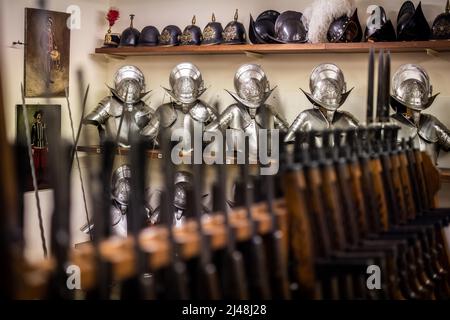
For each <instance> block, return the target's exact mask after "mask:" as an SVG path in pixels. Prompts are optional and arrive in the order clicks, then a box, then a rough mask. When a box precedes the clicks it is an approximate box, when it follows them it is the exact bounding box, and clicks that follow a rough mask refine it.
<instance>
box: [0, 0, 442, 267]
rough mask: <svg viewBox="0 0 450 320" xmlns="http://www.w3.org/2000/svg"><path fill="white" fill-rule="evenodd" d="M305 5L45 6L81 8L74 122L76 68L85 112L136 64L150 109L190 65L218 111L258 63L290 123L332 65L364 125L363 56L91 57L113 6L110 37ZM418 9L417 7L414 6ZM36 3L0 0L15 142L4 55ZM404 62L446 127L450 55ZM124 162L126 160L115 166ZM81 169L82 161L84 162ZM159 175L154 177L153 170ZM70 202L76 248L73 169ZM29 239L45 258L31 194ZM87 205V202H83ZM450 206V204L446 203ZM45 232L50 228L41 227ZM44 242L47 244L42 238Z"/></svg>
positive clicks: (159, 0) (83, 2)
mask: <svg viewBox="0 0 450 320" xmlns="http://www.w3.org/2000/svg"><path fill="white" fill-rule="evenodd" d="M310 2H311V1H309V0H304V1H299V0H279V1H276V2H274V1H261V0H247V1H240V0H228V1H220V2H219V1H211V0H190V1H180V0H171V1H167V0H166V1H163V0H153V1H148V0H97V1H90V0H58V1H57V0H53V1H48V4H49V9H51V10H56V11H66V8H67V6H69V5H71V4H76V5H78V6H80V8H81V13H82V25H81V30H74V31H72V33H71V62H70V63H71V70H70V92H71V102H72V107H73V109H74V110H73V112H74V118H75V119H77V118H78V117H79V113H80V109H79V105H80V103H79V101H78V97H77V92H78V88H77V87H76V76H75V72H76V70H77V68H79V67H81V68H83V70H84V74H85V78H86V82H87V83H90V85H91V89H90V95H89V99H88V106H87V108H88V109H89V110H90V109H92V108H94V107H95V105H96V103H97V101H99V100H100V99H101V98H102V97H103V96H105V95H107V94H108V91H107V88H106V86H104V83H105V82H106V83H111V79H112V76H113V74H114V72H115V71H116V70H117V68H118V67H120V66H121V65H123V64H135V65H137V66H138V67H139V68H141V69H142V70H143V71H144V73H145V75H146V78H147V83H148V89H152V90H153V93H152V95H151V99H150V104H151V106H152V107H153V108H156V107H157V106H158V105H159V104H160V103H161V102H162V100H163V96H164V95H163V90H162V89H161V87H160V86H161V85H163V86H167V85H168V76H169V73H170V70H171V69H172V67H173V66H175V65H176V64H177V63H179V62H182V61H190V62H193V63H195V64H196V65H198V67H199V68H200V69H201V71H202V73H203V77H204V79H205V83H206V85H207V86H210V88H209V90H208V91H207V92H206V93H205V95H204V98H205V99H206V101H209V102H211V103H215V102H218V106H219V109H220V110H223V109H224V108H225V107H226V106H227V105H228V104H229V103H231V102H232V98H231V97H230V96H228V94H227V93H225V91H224V90H223V89H225V88H226V89H233V84H232V80H233V76H234V72H235V70H236V69H237V68H238V67H239V65H241V64H242V63H247V62H255V63H259V64H261V65H262V66H263V67H264V69H265V70H266V73H267V74H268V77H269V80H270V83H271V84H272V85H278V88H277V89H276V90H275V92H274V94H273V96H272V97H271V98H270V100H269V102H271V103H273V104H276V105H278V107H279V108H280V110H281V111H282V113H284V114H285V116H286V117H287V119H288V121H289V122H291V121H292V120H293V119H294V118H295V116H296V115H297V114H298V113H299V112H301V111H302V110H304V109H306V108H309V107H310V104H309V103H308V101H307V99H306V98H305V97H304V96H303V95H302V94H301V92H300V91H299V87H302V88H304V89H308V79H309V74H310V72H311V70H312V69H313V68H314V67H315V66H316V65H317V64H319V63H322V62H334V63H336V64H338V65H339V66H340V67H341V68H342V70H343V71H344V74H345V76H346V79H347V84H348V86H349V87H353V86H354V87H355V89H354V90H353V92H352V94H351V95H350V97H349V99H348V101H347V102H346V104H345V105H344V106H343V107H342V109H343V110H348V111H350V112H352V113H353V114H354V115H355V116H356V117H357V118H358V119H359V120H361V121H364V115H365V97H366V90H367V89H366V83H367V71H366V69H367V55H366V54H308V55H267V56H264V57H262V58H261V59H255V58H249V57H246V56H245V55H229V56H224V55H222V56H166V57H163V56H149V57H129V58H127V59H125V60H114V59H112V60H110V62H109V63H107V62H106V61H107V60H105V59H104V58H103V57H102V56H93V55H91V54H92V53H93V52H94V49H95V48H96V47H99V46H101V43H102V41H103V36H104V34H105V32H106V30H107V24H106V21H105V20H104V15H105V13H106V11H107V10H108V8H109V6H110V5H113V6H116V7H118V8H119V10H120V12H121V15H122V17H121V19H120V20H119V22H118V24H117V25H116V26H114V28H113V31H114V32H121V31H122V30H123V29H124V28H126V27H127V26H128V24H129V20H128V14H130V13H134V14H136V17H135V24H134V25H135V27H136V28H138V29H142V28H143V27H144V26H146V25H155V26H156V27H158V29H159V30H160V31H162V29H163V27H164V26H165V25H168V24H177V25H178V26H179V27H180V28H181V29H183V28H184V27H185V26H186V25H188V24H190V21H191V18H192V15H193V14H196V16H197V25H199V26H200V28H202V29H203V27H204V26H205V25H206V23H208V22H209V20H210V17H211V12H215V14H216V18H217V21H220V22H222V24H223V26H225V25H226V24H227V23H228V22H229V21H230V20H232V18H233V14H234V10H235V8H239V12H240V18H239V20H240V21H241V22H243V23H244V25H245V26H246V28H247V27H248V22H249V13H252V15H253V16H254V17H255V16H257V15H258V14H259V13H260V12H262V11H263V10H265V9H268V8H271V9H276V10H278V11H280V12H281V11H284V10H288V9H291V10H297V11H303V10H304V8H305V7H306V6H307V5H308V4H309V3H310ZM402 2H403V1H386V0H378V1H356V3H357V6H358V11H359V18H360V21H361V23H362V24H363V27H364V22H365V20H366V15H365V8H366V7H367V5H368V4H372V3H377V4H381V5H383V6H384V8H385V9H386V11H387V13H388V15H389V17H390V18H391V19H392V20H393V23H394V25H395V23H396V15H397V12H398V10H399V8H400V5H401V3H402ZM415 3H416V4H417V3H418V1H415ZM422 4H423V8H424V12H425V15H426V17H427V19H428V20H429V22H430V23H432V21H433V20H434V18H435V16H436V15H437V14H439V13H440V12H442V11H443V8H444V5H445V1H444V0H426V1H422ZM36 6H37V1H32V0H15V1H7V0H0V23H1V30H2V34H3V39H2V40H3V42H2V43H1V44H0V50H2V54H3V57H4V59H3V61H2V70H3V72H4V74H2V77H4V78H3V79H4V81H3V82H4V92H5V95H6V101H5V102H6V104H5V105H6V107H7V108H6V111H7V112H6V119H7V132H8V137H9V138H10V139H14V138H15V130H16V128H15V105H16V104H18V103H21V95H20V82H21V81H23V76H22V75H23V49H22V48H19V49H12V48H9V46H10V45H11V43H12V41H16V40H19V39H20V40H22V41H23V40H24V39H23V37H24V36H23V33H24V31H23V29H24V7H36ZM403 63H419V64H421V65H423V66H424V67H425V68H426V69H427V71H428V72H429V74H430V77H431V80H432V83H433V86H434V90H435V91H436V92H438V91H439V92H441V95H440V96H439V97H438V98H437V100H436V102H435V103H434V104H433V106H432V107H431V108H430V109H429V112H430V113H432V114H434V115H436V116H437V117H438V118H439V119H440V120H441V121H442V122H443V123H444V124H446V125H447V126H448V127H450V116H449V111H448V108H449V105H450V87H449V83H450V72H449V71H450V53H441V54H439V55H437V56H429V55H427V54H426V53H402V54H400V53H395V54H393V56H392V69H393V70H395V69H396V68H397V67H398V66H399V65H401V64H403ZM28 102H29V103H39V102H40V103H45V101H44V100H42V99H29V100H28ZM51 102H52V103H59V104H61V105H62V134H63V136H64V137H66V138H70V125H69V119H68V115H67V108H66V105H65V101H64V99H54V100H52V101H51ZM89 131H90V134H93V135H95V130H93V129H90V130H89ZM119 161H123V159H119ZM439 161H440V165H441V166H444V167H450V154H449V155H446V156H443V157H441V159H440V160H439ZM83 165H85V161H84V160H83ZM154 171H156V172H157V170H154ZM72 181H73V194H74V198H73V199H74V200H73V201H72V207H73V208H72V209H73V210H72V211H73V212H72V213H73V216H74V219H73V231H74V235H75V239H74V242H80V241H82V240H85V239H86V237H85V236H84V235H82V234H80V232H79V230H78V228H79V227H80V226H81V225H82V224H83V223H84V210H83V205H82V198H81V189H80V184H79V182H78V171H76V170H74V177H73V178H72ZM40 194H41V197H42V199H43V201H42V202H44V205H43V207H44V209H45V210H44V211H45V216H46V221H49V220H48V217H49V212H50V210H51V208H50V204H51V192H48V191H44V192H40ZM449 194H450V190H448V188H447V189H446V191H445V193H442V197H441V198H443V200H444V201H442V202H443V203H446V204H449V201H448V199H449V196H448V195H449ZM27 200H28V201H27V208H28V210H27V240H29V241H28V243H29V246H28V248H27V249H28V250H27V253H28V256H29V257H31V258H39V257H41V256H42V253H41V250H40V240H39V233H38V224H37V219H36V211H35V206H34V198H33V194H28V195H27ZM88 201H89V199H88ZM449 205H450V204H449ZM45 227H46V230H47V232H48V231H49V226H48V223H46V224H45ZM47 238H48V237H47Z"/></svg>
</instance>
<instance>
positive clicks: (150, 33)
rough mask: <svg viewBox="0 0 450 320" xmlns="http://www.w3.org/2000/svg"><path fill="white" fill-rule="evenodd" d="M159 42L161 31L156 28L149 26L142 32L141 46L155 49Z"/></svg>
mask: <svg viewBox="0 0 450 320" xmlns="http://www.w3.org/2000/svg"><path fill="white" fill-rule="evenodd" d="M158 42H159V31H158V29H156V27H154V26H147V27H145V28H144V29H142V31H141V36H140V37H139V46H146V47H153V46H157V45H158Z"/></svg>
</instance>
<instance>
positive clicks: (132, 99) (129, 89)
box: [110, 65, 147, 104]
mask: <svg viewBox="0 0 450 320" xmlns="http://www.w3.org/2000/svg"><path fill="white" fill-rule="evenodd" d="M110 90H111V92H112V93H113V94H114V95H115V96H116V97H117V98H118V99H120V100H121V101H122V102H125V103H130V104H133V103H136V102H138V101H139V100H141V99H142V97H143V96H144V95H146V94H147V93H144V94H143V93H142V92H143V91H144V90H145V78H144V74H143V73H142V71H141V70H139V69H138V68H137V67H135V66H130V65H128V66H123V67H121V68H120V69H119V70H117V71H116V74H115V75H114V89H112V88H110Z"/></svg>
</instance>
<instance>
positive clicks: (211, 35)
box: [202, 13, 223, 45]
mask: <svg viewBox="0 0 450 320" xmlns="http://www.w3.org/2000/svg"><path fill="white" fill-rule="evenodd" d="M222 33H223V27H222V24H221V23H220V22H216V16H215V15H214V13H213V14H212V17H211V22H210V23H208V24H207V25H206V27H205V28H204V29H203V34H202V38H203V39H202V44H204V45H211V44H219V43H222V41H223V37H222Z"/></svg>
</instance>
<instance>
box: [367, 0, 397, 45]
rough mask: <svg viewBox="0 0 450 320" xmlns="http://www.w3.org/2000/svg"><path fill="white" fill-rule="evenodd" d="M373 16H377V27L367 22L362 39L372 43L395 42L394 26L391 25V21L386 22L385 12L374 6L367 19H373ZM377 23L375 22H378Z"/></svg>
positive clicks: (381, 8)
mask: <svg viewBox="0 0 450 320" xmlns="http://www.w3.org/2000/svg"><path fill="white" fill-rule="evenodd" d="M375 14H377V15H378V14H379V16H377V17H376V18H377V19H378V21H379V23H380V24H379V25H377V24H376V23H372V22H371V21H368V22H367V26H366V30H365V31H364V39H365V40H366V41H372V42H380V41H395V40H396V39H397V37H396V35H395V30H394V26H393V25H392V22H391V20H388V19H387V17H386V12H385V11H384V9H383V7H381V6H376V8H374V10H373V11H372V13H371V16H370V17H369V19H371V18H372V17H374V15H375ZM378 21H377V22H378Z"/></svg>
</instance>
